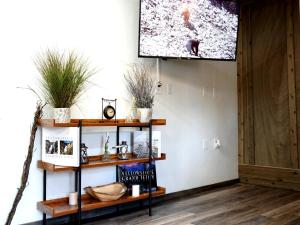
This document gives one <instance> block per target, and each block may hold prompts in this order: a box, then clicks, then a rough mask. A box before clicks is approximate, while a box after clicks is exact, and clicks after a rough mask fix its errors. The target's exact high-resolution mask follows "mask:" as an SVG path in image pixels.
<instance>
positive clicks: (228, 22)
mask: <svg viewBox="0 0 300 225" xmlns="http://www.w3.org/2000/svg"><path fill="white" fill-rule="evenodd" d="M238 15H239V3H238V1H237V0H140V24H139V25H140V26H139V57H155V58H187V59H212V60H235V59H236V48H237V33H238Z"/></svg>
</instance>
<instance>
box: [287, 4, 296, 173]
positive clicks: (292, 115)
mask: <svg viewBox="0 0 300 225" xmlns="http://www.w3.org/2000/svg"><path fill="white" fill-rule="evenodd" d="M286 24H287V34H286V35H287V70H288V72H287V74H288V91H289V120H290V121H289V122H290V127H289V132H290V143H291V145H290V146H291V165H292V168H299V159H298V146H297V145H298V141H297V114H296V112H297V109H296V79H295V56H294V24H293V8H292V0H287V4H286Z"/></svg>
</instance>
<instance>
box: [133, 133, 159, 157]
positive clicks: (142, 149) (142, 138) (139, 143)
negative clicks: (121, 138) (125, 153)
mask: <svg viewBox="0 0 300 225" xmlns="http://www.w3.org/2000/svg"><path fill="white" fill-rule="evenodd" d="M133 154H134V155H136V157H137V158H145V157H148V156H149V131H135V132H134V134H133ZM152 155H153V156H154V157H157V158H160V157H161V132H160V131H152Z"/></svg>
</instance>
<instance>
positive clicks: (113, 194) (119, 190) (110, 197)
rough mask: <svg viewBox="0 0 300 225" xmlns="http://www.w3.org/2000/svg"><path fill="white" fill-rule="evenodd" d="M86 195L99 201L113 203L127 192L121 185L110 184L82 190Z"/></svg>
mask: <svg viewBox="0 0 300 225" xmlns="http://www.w3.org/2000/svg"><path fill="white" fill-rule="evenodd" d="M84 190H85V191H86V193H87V194H89V195H90V196H92V197H94V198H96V199H98V200H100V201H103V202H105V201H114V200H117V199H119V198H121V197H122V196H123V195H124V194H125V193H126V191H127V187H126V186H125V184H123V183H118V182H116V183H112V184H107V185H102V186H97V187H86V188H84Z"/></svg>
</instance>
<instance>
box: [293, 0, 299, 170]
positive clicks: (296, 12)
mask: <svg viewBox="0 0 300 225" xmlns="http://www.w3.org/2000/svg"><path fill="white" fill-rule="evenodd" d="M299 5H300V4H299V1H298V0H295V1H293V6H292V8H293V22H294V63H295V65H294V66H295V77H296V103H297V104H296V108H297V113H296V115H297V136H298V137H297V140H298V161H299V164H300V160H299V156H300V145H299V143H300V16H299ZM299 168H300V166H299Z"/></svg>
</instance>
